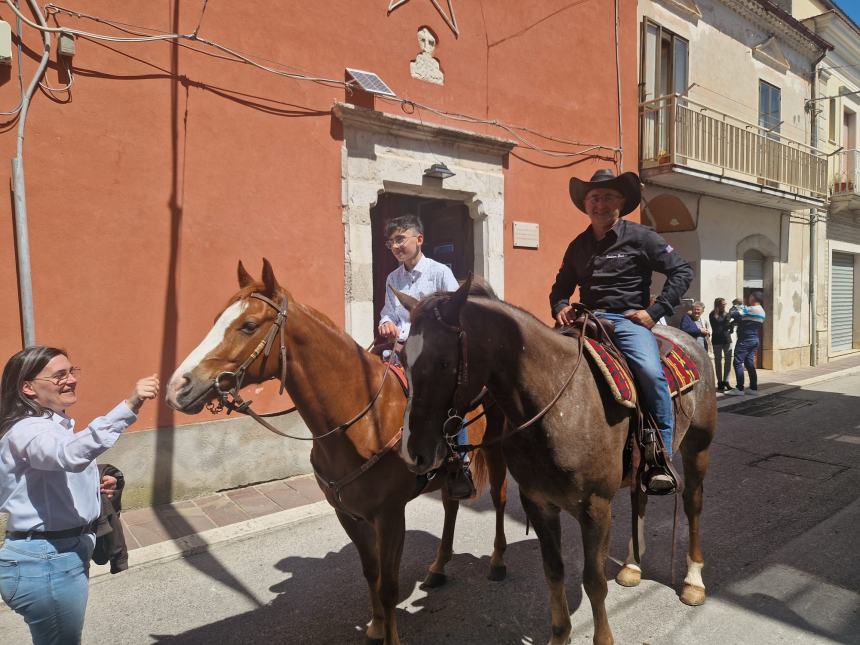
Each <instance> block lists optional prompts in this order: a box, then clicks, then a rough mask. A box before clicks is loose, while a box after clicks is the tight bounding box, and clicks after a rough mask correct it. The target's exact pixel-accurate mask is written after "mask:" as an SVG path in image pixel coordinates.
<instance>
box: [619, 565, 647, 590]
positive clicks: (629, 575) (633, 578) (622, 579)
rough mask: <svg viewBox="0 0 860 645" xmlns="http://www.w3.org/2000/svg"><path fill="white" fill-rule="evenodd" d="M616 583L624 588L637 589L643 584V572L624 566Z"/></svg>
mask: <svg viewBox="0 0 860 645" xmlns="http://www.w3.org/2000/svg"><path fill="white" fill-rule="evenodd" d="M615 582H617V583H618V584H620V585H621V586H622V587H635V586H637V585H638V584H639V583H640V582H642V572H641V571H640V570H639V569H634V568H633V567H628V566H624V567H622V568H621V571H619V572H618V575H617V576H615Z"/></svg>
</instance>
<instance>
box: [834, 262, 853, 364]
mask: <svg viewBox="0 0 860 645" xmlns="http://www.w3.org/2000/svg"><path fill="white" fill-rule="evenodd" d="M830 280H831V283H830V284H831V287H830V348H831V349H833V350H843V349H851V348H852V346H853V337H854V256H853V255H851V254H850V253H834V254H833V264H832V265H831V267H830Z"/></svg>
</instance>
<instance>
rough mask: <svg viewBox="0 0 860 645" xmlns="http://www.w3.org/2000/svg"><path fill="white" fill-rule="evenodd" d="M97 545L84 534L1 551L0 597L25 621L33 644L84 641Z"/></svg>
mask: <svg viewBox="0 0 860 645" xmlns="http://www.w3.org/2000/svg"><path fill="white" fill-rule="evenodd" d="M94 546H95V544H94V542H93V538H92V535H83V536H81V537H72V538H63V539H60V540H43V539H37V538H30V539H18V540H15V539H7V540H6V542H5V544H4V545H3V548H2V549H0V597H2V598H3V602H5V603H6V604H7V605H8V606H9V608H10V609H12V610H13V611H15V612H16V613H18V614H21V616H23V617H24V620H25V621H26V622H27V625H28V626H29V627H30V635H31V636H32V638H33V644H34V645H69V644H77V643H80V642H81V632H82V631H83V628H84V614H85V612H86V609H87V597H88V595H89V569H90V557H92V553H93V547H94Z"/></svg>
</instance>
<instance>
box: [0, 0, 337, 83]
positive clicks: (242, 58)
mask: <svg viewBox="0 0 860 645" xmlns="http://www.w3.org/2000/svg"><path fill="white" fill-rule="evenodd" d="M10 1H11V0H5V2H6V3H9V2H10ZM207 6H208V0H204V3H203V9H202V11H201V12H200V18H199V19H198V22H197V28H196V29H195V31H194V32H193V33H191V34H160V35H158V34H156V35H152V34H145V33H141V32H140V31H137V30H140V29H145V30H147V31H157V30H155V29H152V28H150V27H140V26H137V25H131V24H128V23H123V22H119V21H114V20H107V19H105V18H100V17H98V16H94V15H91V14H87V13H83V12H80V11H73V10H71V9H67V8H65V7H61V6H59V5H56V4H53V3H51V4H48V5H46V7H45V8H46V9H47V10H49V12H50V13H51V14H58V13H64V14H66V15H69V16H71V17H74V18H78V19H87V20H92V21H94V22H98V23H101V24H104V25H107V26H110V27H112V28H114V29H117V30H119V31H122V32H124V33H127V34H132V35H134V36H135V37H137V38H139V40H136V39H135V38H129V39H119V40H117V39H116V38H115V37H112V36H103V35H99V34H93V33H91V32H83V31H80V30H73V29H66V28H59V31H61V32H66V33H77V34H87V35H82V36H81V37H82V38H87V39H90V40H107V41H108V42H147V41H149V40H167V39H169V38H170V39H174V40H176V41H177V42H178V41H180V40H188V41H192V42H199V43H201V44H203V45H206V46H207V47H210V48H212V49H215V50H217V51H220V52H223V53H225V54H228V57H227V58H226V60H232V61H234V62H240V63H245V64H247V65H251V66H253V67H256V68H258V69H261V70H263V71H265V72H269V73H271V74H275V75H276V76H282V77H284V78H290V79H293V80H299V81H310V82H313V83H318V84H320V85H326V86H330V87H344V88H346V89H348V90H350V91H351V87H350V85H349V83H348V82H346V81H342V80H338V79H333V78H324V77H320V76H310V75H308V74H300V73H294V72H287V71H282V70H279V69H275V68H273V67H269V66H268V65H263V64H262V63H259V62H257V60H254V59H255V58H256V59H258V60H266V59H264V58H263V57H261V56H256V55H253V54H244V53H242V52H240V51H238V50H235V49H231V48H229V47H225V46H224V45H221V44H220V43H217V42H215V41H213V40H209V39H208V38H203V37H201V36H200V35H199V34H198V30H199V29H200V25H201V24H202V22H203V14H204V13H205V11H206V7H207ZM178 44H180V45H181V46H184V47H188V45H185V44H183V43H181V42H180V43H178ZM188 48H189V49H191V50H192V51H198V52H201V53H207V54H208V53H209V52H203V51H202V50H199V49H196V48H194V47H188ZM252 56H253V58H252ZM266 62H270V63H273V64H276V65H281V64H280V63H277V62H276V61H266ZM284 67H286V66H284Z"/></svg>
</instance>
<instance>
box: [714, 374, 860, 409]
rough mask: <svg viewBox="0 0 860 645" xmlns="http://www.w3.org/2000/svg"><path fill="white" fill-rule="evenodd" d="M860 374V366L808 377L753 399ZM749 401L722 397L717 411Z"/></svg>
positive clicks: (771, 389)
mask: <svg viewBox="0 0 860 645" xmlns="http://www.w3.org/2000/svg"><path fill="white" fill-rule="evenodd" d="M858 373H860V365H856V366H854V367H848V368H845V369H844V370H836V371H833V372H828V373H826V374H819V375H818V376H810V377H809V378H806V379H802V380H800V381H793V382H792V383H785V384H782V385H777V386H776V387H772V388H769V389H767V390H765V391H763V392H761V393H759V394H757V395H756V396H755V397H753V398H754V399H755V400H757V401H758V400H761V399H766V398H768V397H769V396H773V395H775V394H782V393H783V392H787V391H789V390H796V389H798V388H801V387H805V386H807V385H815V384H816V383H823V382H825V381H832V380H833V379H837V378H841V377H843V376H853V375H854V374H858ZM749 400H750V399H748V398H746V397H737V398H735V397H729V396H725V395H723V396H722V397H720V399H719V400H718V401H717V409H718V410H721V409H723V408H732V407H734V406H735V405H739V404H741V403H744V402H745V401H749ZM726 411H727V412H731V410H730V409H729V410H726Z"/></svg>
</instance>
